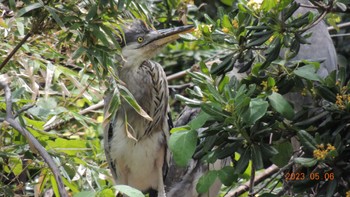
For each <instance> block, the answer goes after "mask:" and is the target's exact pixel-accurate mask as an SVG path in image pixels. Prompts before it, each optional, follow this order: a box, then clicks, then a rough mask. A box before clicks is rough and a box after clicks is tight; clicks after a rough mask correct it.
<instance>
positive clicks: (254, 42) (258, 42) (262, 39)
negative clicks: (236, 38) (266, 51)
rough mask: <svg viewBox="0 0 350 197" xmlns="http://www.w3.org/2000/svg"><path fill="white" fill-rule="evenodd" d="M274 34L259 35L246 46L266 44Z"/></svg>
mask: <svg viewBox="0 0 350 197" xmlns="http://www.w3.org/2000/svg"><path fill="white" fill-rule="evenodd" d="M271 36H272V33H270V34H267V35H264V36H261V37H258V38H256V39H253V40H251V41H250V42H249V43H248V44H247V45H246V47H253V46H257V45H262V44H264V43H265V42H266V41H267V40H268V39H269V38H270V37H271Z"/></svg>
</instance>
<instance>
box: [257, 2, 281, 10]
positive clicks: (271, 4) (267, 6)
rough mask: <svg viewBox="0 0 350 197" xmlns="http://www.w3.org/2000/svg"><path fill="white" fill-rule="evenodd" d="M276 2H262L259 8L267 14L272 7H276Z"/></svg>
mask: <svg viewBox="0 0 350 197" xmlns="http://www.w3.org/2000/svg"><path fill="white" fill-rule="evenodd" d="M277 3H278V1H277V0H264V1H263V2H262V4H261V8H262V9H263V10H264V11H266V12H268V11H270V10H271V9H273V8H274V7H276V5H277Z"/></svg>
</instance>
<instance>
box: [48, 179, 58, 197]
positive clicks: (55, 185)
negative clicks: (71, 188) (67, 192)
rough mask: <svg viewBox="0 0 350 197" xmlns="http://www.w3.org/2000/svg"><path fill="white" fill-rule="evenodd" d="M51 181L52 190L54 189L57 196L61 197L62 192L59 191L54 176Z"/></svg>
mask: <svg viewBox="0 0 350 197" xmlns="http://www.w3.org/2000/svg"><path fill="white" fill-rule="evenodd" d="M50 181H51V185H52V189H53V192H54V193H55V196H60V192H59V190H58V185H57V182H56V179H55V177H54V176H53V175H50Z"/></svg>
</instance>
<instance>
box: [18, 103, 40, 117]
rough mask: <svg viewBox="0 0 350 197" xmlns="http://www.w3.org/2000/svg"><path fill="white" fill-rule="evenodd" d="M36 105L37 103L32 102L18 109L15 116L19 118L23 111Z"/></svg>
mask: <svg viewBox="0 0 350 197" xmlns="http://www.w3.org/2000/svg"><path fill="white" fill-rule="evenodd" d="M34 106H35V104H30V105H27V106H24V107H23V108H22V109H20V110H18V111H17V112H16V113H15V115H14V117H15V118H17V116H18V115H20V114H21V113H23V112H25V111H27V110H28V109H30V108H32V107H34Z"/></svg>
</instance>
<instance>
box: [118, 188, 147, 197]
mask: <svg viewBox="0 0 350 197" xmlns="http://www.w3.org/2000/svg"><path fill="white" fill-rule="evenodd" d="M114 188H115V189H116V190H118V191H120V192H121V193H123V194H125V195H127V196H130V197H145V195H143V193H142V192H141V191H139V190H137V189H135V188H132V187H130V186H128V185H116V186H114Z"/></svg>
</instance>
